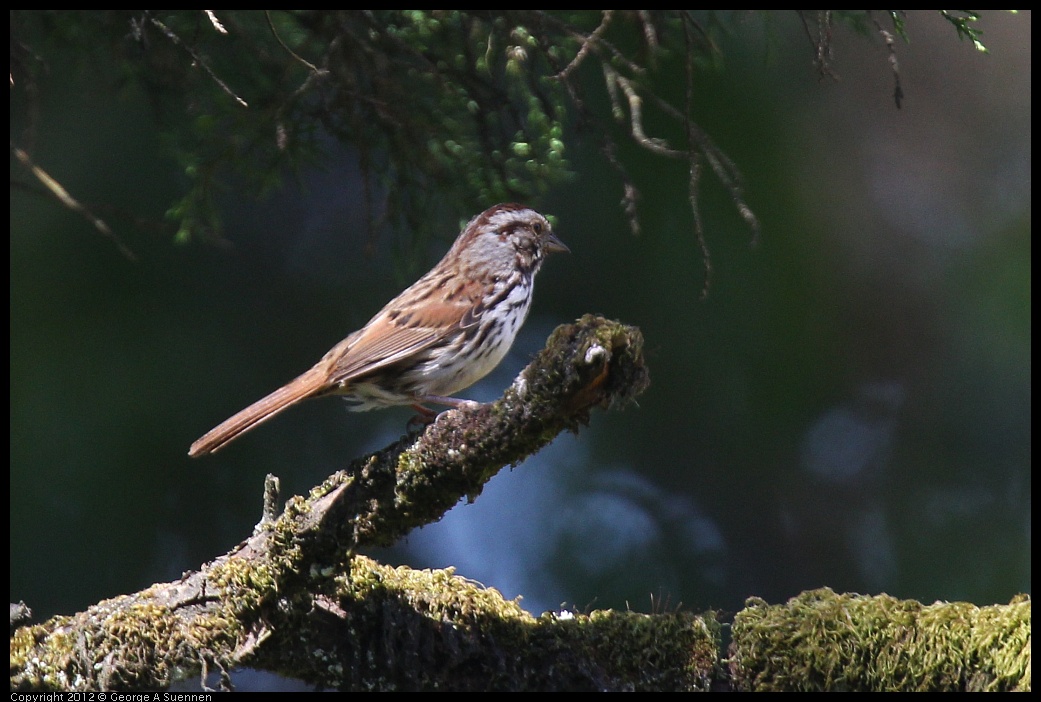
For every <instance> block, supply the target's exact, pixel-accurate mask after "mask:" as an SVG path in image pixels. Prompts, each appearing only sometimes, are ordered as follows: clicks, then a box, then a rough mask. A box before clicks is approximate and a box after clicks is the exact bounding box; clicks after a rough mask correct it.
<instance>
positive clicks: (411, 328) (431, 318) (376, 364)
mask: <svg viewBox="0 0 1041 702" xmlns="http://www.w3.org/2000/svg"><path fill="white" fill-rule="evenodd" d="M473 313H474V306H473V304H472V303H471V302H470V300H469V299H468V298H467V297H466V296H462V295H460V296H455V297H452V298H449V299H447V300H444V301H438V302H437V303H433V304H432V303H429V302H428V303H426V304H424V305H422V306H420V307H411V308H408V307H406V306H403V305H402V306H399V305H394V304H393V303H392V304H391V305H388V306H387V307H385V308H384V309H383V310H382V311H380V313H379V314H377V315H376V316H375V317H373V318H372V320H371V321H369V323H368V324H366V325H365V326H364V327H363V328H361V329H359V330H358V331H357V332H355V333H354V334H352V335H351V336H349V337H347V338H346V339H344V340H343V341H342V342H340V344H339V345H337V347H336V348H334V349H333V350H332V351H330V352H329V353H328V354H326V359H328V360H329V362H330V363H332V368H331V369H330V370H331V372H330V379H333V378H335V382H340V383H342V382H344V381H348V380H351V379H353V378H357V377H360V376H362V375H366V374H368V373H371V372H373V371H376V370H379V369H380V368H384V367H386V366H389V365H393V364H394V363H398V362H399V361H403V360H405V359H407V358H408V357H410V356H413V355H414V354H417V353H420V352H421V351H424V350H426V349H428V348H430V347H431V346H434V345H436V344H438V343H439V342H441V341H442V340H444V339H445V338H446V337H448V336H450V335H452V334H454V333H456V332H458V331H459V330H460V329H462V328H464V327H466V326H469V325H471V324H475V323H476V319H475V318H474V314H473Z"/></svg>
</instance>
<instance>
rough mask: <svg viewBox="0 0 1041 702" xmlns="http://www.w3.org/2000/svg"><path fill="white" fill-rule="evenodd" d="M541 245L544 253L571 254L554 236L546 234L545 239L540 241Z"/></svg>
mask: <svg viewBox="0 0 1041 702" xmlns="http://www.w3.org/2000/svg"><path fill="white" fill-rule="evenodd" d="M542 245H543V247H544V248H545V249H546V253H571V249H569V248H568V247H567V245H566V244H565V243H564V242H563V241H561V240H560V239H558V238H557V235H556V234H552V233H550V234H547V235H546V238H545V239H543V240H542Z"/></svg>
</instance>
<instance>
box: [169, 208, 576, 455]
mask: <svg viewBox="0 0 1041 702" xmlns="http://www.w3.org/2000/svg"><path fill="white" fill-rule="evenodd" d="M567 250H568V248H567V247H566V246H565V245H564V244H563V243H562V242H561V241H560V240H559V239H558V238H557V237H556V236H555V235H554V234H553V231H552V229H551V228H550V225H549V222H547V221H546V218H545V217H543V216H542V215H540V214H539V213H538V212H536V211H535V210H532V209H529V208H527V207H524V206H523V205H517V204H502V205H496V206H495V207H492V208H490V209H488V210H485V211H484V212H482V213H481V214H479V215H477V216H476V217H474V218H473V219H472V220H470V223H469V224H467V225H466V228H465V229H464V230H463V232H462V233H461V234H460V235H459V237H458V238H457V239H456V240H455V243H454V244H453V245H452V248H451V249H449V251H448V253H447V254H445V257H444V258H443V259H441V261H440V263H438V264H437V265H436V266H434V268H433V269H431V270H430V272H429V273H427V274H426V275H424V276H423V277H422V278H420V279H419V280H417V281H416V282H415V283H414V284H412V285H411V286H410V287H409V288H407V289H406V290H404V291H403V292H402V293H401V294H400V295H398V296H397V297H396V298H394V299H393V300H391V301H390V302H389V303H387V305H386V307H384V308H383V309H382V310H380V311H379V312H378V313H377V314H376V316H375V317H373V318H372V319H370V320H369V322H368V323H367V324H366V325H365V326H364V327H362V328H361V329H359V330H358V331H356V332H354V333H353V334H351V335H350V336H348V337H347V338H346V339H344V340H343V341H341V342H340V343H338V344H337V345H336V346H334V347H333V348H332V349H331V350H330V351H329V352H328V353H327V354H325V356H324V357H322V360H320V361H318V363H316V364H315V365H314V366H313V367H312V368H311V369H310V370H308V371H306V372H305V373H304V374H303V375H300V376H299V377H297V378H296V379H295V380H291V381H290V382H289V383H287V384H286V385H283V386H282V387H280V388H279V389H278V390H275V391H274V392H273V393H271V394H270V395H268V396H267V397H264V398H263V399H261V400H258V401H257V402H255V403H253V404H252V405H250V406H249V407H247V408H246V409H244V410H242V411H241V412H238V413H237V414H235V415H233V416H232V417H231V418H229V419H227V420H225V421H224V422H222V423H221V424H219V425H218V426H216V427H215V428H213V429H211V430H210V431H209V432H207V433H206V434H205V435H203V436H202V437H201V438H200V439H198V440H197V441H196V442H195V443H194V444H192V446H191V449H190V450H189V451H188V455H189V456H193V457H194V456H202V455H205V454H208V453H213V452H214V451H217V450H219V449H220V448H222V447H223V446H224V445H225V444H227V443H228V442H230V441H232V440H234V439H235V438H236V437H238V436H240V435H241V434H243V433H244V432H247V431H249V430H250V429H252V428H253V427H255V426H257V425H258V424H260V423H261V422H265V421H267V420H268V419H270V418H272V417H274V416H275V415H276V414H278V413H279V412H281V411H283V410H285V409H287V408H288V407H291V406H293V405H295V404H296V403H298V402H300V401H301V400H305V399H307V398H310V397H321V396H323V395H340V396H343V397H345V398H346V399H347V400H348V401H349V402H351V404H352V409H354V410H359V411H360V410H369V409H375V408H378V407H390V406H393V405H420V404H421V403H423V402H433V403H437V404H443V405H448V406H457V405H459V404H462V403H464V402H465V401H464V400H457V399H455V398H453V397H451V396H452V395H453V394H455V393H457V392H459V391H460V390H463V389H465V388H467V387H469V386H470V385H473V384H474V383H475V382H477V381H478V380H480V379H481V378H483V377H484V376H485V375H487V374H488V373H489V372H491V370H492V369H493V368H495V366H497V365H498V364H499V361H501V360H502V358H503V356H505V355H506V352H507V351H509V349H510V346H512V345H513V340H514V339H515V338H516V336H517V332H518V331H519V330H520V327H521V325H522V324H523V323H524V320H525V318H526V317H527V315H528V308H529V307H530V305H531V294H532V287H533V283H534V278H535V274H536V273H537V272H538V270H539V268H540V267H541V265H542V261H543V258H544V256H545V254H547V253H551V252H556V251H567Z"/></svg>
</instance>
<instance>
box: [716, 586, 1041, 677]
mask: <svg viewBox="0 0 1041 702" xmlns="http://www.w3.org/2000/svg"><path fill="white" fill-rule="evenodd" d="M745 604H746V607H745V609H743V610H742V611H740V612H738V614H737V616H736V617H735V618H734V624H733V644H732V645H731V647H730V659H729V668H730V672H731V675H732V682H733V686H734V688H735V689H738V690H744V691H752V690H754V691H759V692H766V691H795V690H799V691H811V690H828V691H836V690H850V691H857V690H862V691H868V690H870V691H885V692H926V691H929V692H983V691H988V692H998V691H1004V692H1008V691H1029V690H1030V685H1031V682H1030V597H1029V596H1028V595H1019V596H1017V597H1015V598H1014V599H1013V600H1012V601H1011V602H1010V603H1009V604H1007V605H992V606H989V607H977V606H976V605H974V604H971V603H968V602H936V603H934V604H931V605H923V604H921V603H920V602H916V601H914V600H898V599H897V598H895V597H891V596H889V595H877V596H873V597H869V596H864V595H853V594H836V593H835V592H832V591H831V590H829V589H827V588H823V589H820V590H813V591H809V592H804V593H802V594H800V595H799V596H798V597H793V598H792V599H791V600H789V601H788V602H787V603H785V604H783V605H770V604H767V603H766V602H764V601H763V600H761V599H759V598H757V597H753V598H750V599H749V600H748V601H747V602H746V603H745Z"/></svg>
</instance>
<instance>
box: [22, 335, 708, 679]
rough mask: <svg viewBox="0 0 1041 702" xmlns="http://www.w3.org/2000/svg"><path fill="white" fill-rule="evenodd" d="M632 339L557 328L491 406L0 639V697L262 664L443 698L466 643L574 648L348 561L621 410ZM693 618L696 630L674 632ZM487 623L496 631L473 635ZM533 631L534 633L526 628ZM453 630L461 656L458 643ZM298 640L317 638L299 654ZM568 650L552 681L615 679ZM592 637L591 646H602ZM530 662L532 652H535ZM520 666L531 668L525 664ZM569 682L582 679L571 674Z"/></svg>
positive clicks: (451, 586) (635, 342) (636, 344)
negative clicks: (238, 536) (147, 573)
mask: <svg viewBox="0 0 1041 702" xmlns="http://www.w3.org/2000/svg"><path fill="white" fill-rule="evenodd" d="M642 345H643V339H642V336H641V335H640V332H639V330H637V329H635V328H633V327H628V326H625V325H622V324H619V323H617V322H611V321H608V320H605V319H603V318H601V317H594V316H592V315H587V316H585V317H583V318H582V319H580V320H578V322H576V323H575V324H569V325H563V326H561V327H559V328H558V329H557V330H556V331H554V333H553V334H552V335H551V336H550V338H549V340H548V341H547V344H546V347H545V348H544V349H543V350H542V351H541V352H539V354H538V355H537V356H536V357H535V359H534V360H533V361H532V362H531V363H530V364H529V365H528V367H527V368H525V370H524V371H523V372H522V373H521V374H520V375H519V376H518V377H517V379H516V380H515V381H514V383H513V385H511V386H510V387H509V388H507V390H506V392H505V393H504V394H503V396H502V397H501V398H500V399H499V400H497V401H495V402H493V403H489V404H486V405H482V406H479V407H477V408H475V409H465V410H450V411H447V412H445V413H443V414H441V415H440V416H439V417H438V419H437V420H436V421H435V422H434V423H433V424H431V425H430V426H429V427H427V428H426V430H425V431H423V433H422V434H420V435H419V436H416V437H405V438H403V439H402V440H400V441H398V442H397V443H395V444H394V445H392V446H389V447H387V448H386V449H383V450H382V451H379V452H377V453H375V454H372V455H371V456H368V457H365V458H361V459H359V460H356V461H355V462H354V463H353V464H352V465H351V466H350V467H348V468H347V469H346V470H343V471H340V472H337V473H336V474H334V475H332V476H330V477H329V478H328V479H327V480H326V481H325V482H324V483H323V484H322V485H320V486H318V487H316V488H315V489H314V490H312V491H311V494H310V495H309V496H308V497H306V498H305V497H294V498H292V499H290V500H289V501H288V502H287V504H286V506H285V509H284V510H283V512H282V514H281V516H280V517H278V518H277V519H276V520H274V521H270V520H264V521H262V522H261V523H260V524H259V525H258V526H257V528H256V530H255V532H254V534H253V535H252V536H250V537H249V538H248V539H246V540H245V541H243V542H242V543H241V544H239V545H238V546H236V547H235V548H234V549H232V550H231V551H230V552H229V553H227V554H225V555H224V556H221V557H219V558H217V559H216V560H214V561H212V562H210V563H208V564H206V565H205V566H203V567H202V568H201V569H200V570H199V571H197V572H189V573H185V575H184V576H182V578H181V579H180V580H178V581H176V582H172V583H165V584H158V585H154V586H152V587H150V588H148V589H146V590H143V591H141V592H138V593H135V594H132V595H126V596H121V597H117V598H114V599H111V600H106V601H104V602H101V603H99V604H97V605H95V606H94V607H91V608H90V609H88V610H87V611H85V612H82V613H80V614H77V615H74V616H58V617H54V618H52V619H51V620H49V621H47V622H45V623H43V624H40V625H36V626H31V627H22V628H20V629H18V630H16V631H15V632H14V633H13V634H12V637H11V686H12V689H20V690H30V689H32V690H40V689H53V690H99V689H136V690H148V689H159V688H164V687H167V686H168V685H169V684H170V683H171V682H173V681H175V680H177V679H183V678H186V677H190V676H193V675H198V674H200V673H203V672H204V671H207V670H221V671H227V670H229V669H231V668H233V667H236V666H240V665H254V666H256V665H265V666H267V667H269V668H271V669H276V668H277V669H278V670H279V671H280V672H283V673H285V674H287V675H294V676H296V677H303V678H305V679H308V680H310V681H312V682H315V683H317V684H320V685H323V686H332V687H341V686H342V687H349V688H353V689H357V688H370V689H371V688H372V687H382V686H387V685H390V686H394V685H398V684H400V685H404V686H406V687H425V686H427V685H433V684H434V682H435V681H440V684H442V685H448V684H449V683H451V686H452V687H453V688H454V689H458V688H459V686H460V685H462V686H463V687H465V686H466V683H462V682H460V681H459V680H456V679H452V680H448V679H445V676H446V675H448V674H449V671H448V669H447V668H446V666H445V661H446V660H447V658H451V657H452V656H453V655H456V654H459V653H460V650H465V651H468V652H470V653H468V654H467V656H472V655H473V651H472V649H473V646H478V645H481V646H484V645H485V644H487V643H488V642H489V641H496V642H498V643H497V644H496V646H492V647H489V648H487V649H486V650H485V653H486V654H487V655H490V656H493V657H495V656H499V657H500V662H501V660H506V659H509V660H510V661H511V662H512V663H514V664H516V662H517V661H518V660H519V659H518V658H517V656H519V655H520V651H518V650H517V649H515V648H513V645H512V643H508V642H513V643H517V642H521V641H528V642H529V643H530V640H531V638H532V637H536V638H537V637H538V636H565V637H570V638H574V637H575V636H576V634H575V632H574V631H573V629H574V628H575V627H578V626H579V625H578V624H577V623H575V622H577V621H579V620H577V619H575V618H574V617H571V616H570V615H569V617H568V619H567V621H566V622H565V621H563V620H558V619H555V618H552V617H550V618H548V619H547V618H546V617H543V618H542V619H540V620H537V621H536V620H534V619H533V618H532V617H531V616H530V615H528V614H526V613H524V612H523V611H522V610H521V609H520V608H519V606H517V604H516V603H515V602H506V601H504V600H502V597H501V595H499V594H498V593H497V592H495V591H494V590H486V589H484V588H479V587H477V586H475V585H474V584H473V583H470V582H468V581H465V580H463V579H461V578H456V577H451V573H449V572H446V571H440V572H435V573H418V574H417V573H412V571H409V570H407V569H390V568H387V567H385V566H381V565H379V564H376V563H374V562H372V561H370V560H369V559H366V558H363V557H359V556H356V555H355V552H356V550H357V549H358V548H359V547H361V546H376V545H387V544H391V543H393V542H394V541H396V540H397V539H398V538H400V537H401V536H403V535H404V534H407V533H408V532H409V531H410V530H411V529H412V528H414V527H416V526H419V525H422V524H427V523H430V522H433V521H436V520H437V519H439V518H440V517H441V516H442V515H443V514H444V513H445V512H446V511H448V510H449V509H450V508H451V507H452V506H453V505H455V503H456V502H458V500H459V497H460V496H462V495H466V496H467V497H468V498H469V499H471V500H472V499H474V498H475V497H476V496H477V495H478V494H480V492H481V490H482V489H483V486H484V484H485V482H487V480H488V479H489V478H491V477H492V476H493V475H494V474H495V473H496V472H498V470H500V469H501V468H502V467H504V466H507V465H511V464H515V463H518V462H520V461H521V460H523V459H524V458H525V457H527V456H528V455H530V454H532V453H534V452H536V451H538V450H539V449H540V448H542V447H543V446H545V445H546V444H548V443H549V442H550V441H552V440H553V438H554V437H555V436H556V435H557V434H559V433H560V432H561V431H563V430H565V429H568V430H572V431H576V430H577V429H578V427H579V425H580V424H583V423H585V422H586V421H587V420H588V417H589V412H590V410H591V409H592V408H593V407H597V406H599V407H605V408H606V407H611V406H615V405H619V404H624V403H626V402H628V401H629V400H631V399H632V398H633V397H634V396H635V395H637V394H638V393H640V392H641V391H642V390H643V389H644V388H646V386H647V384H648V375H647V369H646V367H645V366H644V364H643V356H642ZM431 610H435V611H436V615H434V614H432V612H431ZM640 616H641V615H634V614H623V615H610V616H608V615H604V616H602V617H600V618H599V619H597V620H596V622H599V623H596V622H594V620H593V618H591V617H583V618H582V621H583V622H584V624H585V625H588V626H594V625H595V626H599V627H600V628H601V629H602V628H603V627H604V626H610V627H616V628H617V627H621V628H622V629H626V628H632V627H634V626H635V627H643V626H645V625H644V624H641V623H640V621H641V620H640V619H639V618H640ZM431 617H432V618H431ZM656 622H657V623H656V624H655V626H662V625H663V622H662V621H660V620H656ZM695 622H696V623H698V626H696V627H691V624H692V623H695ZM332 624H336V626H334V627H333V629H332V631H333V632H335V631H338V629H337V627H340V628H341V629H342V628H346V629H349V630H350V632H351V634H352V635H351V636H349V637H347V636H344V637H341V636H340V635H339V634H336V635H333V641H338V642H339V644H340V649H339V651H340V655H341V658H340V660H339V661H333V662H332V663H329V661H325V662H324V663H322V665H321V666H319V661H318V660H316V659H315V657H316V655H317V651H319V650H322V651H326V652H328V651H329V650H331V649H330V648H329V647H328V646H329V640H328V639H329V632H330V626H331V625H332ZM667 626H670V627H677V626H679V627H681V628H690V629H691V635H692V636H695V635H696V636H700V637H709V636H715V633H714V629H712V628H711V627H708V625H707V624H705V623H704V620H703V619H702V618H701V617H695V616H694V615H689V614H688V615H676V616H675V617H671V618H669V623H668V624H667ZM502 627H506V628H505V629H503V628H502ZM511 627H512V628H511ZM420 629H422V630H423V631H424V632H425V633H424V634H422V636H420V639H418V640H426V638H429V637H431V636H435V635H436V636H438V637H440V639H439V643H441V644H444V645H446V646H448V648H444V649H442V648H440V647H437V646H435V647H434V649H431V650H429V651H427V650H426V649H424V650H425V652H426V653H427V654H429V658H430V661H429V662H430V663H431V667H429V668H427V667H425V666H422V665H421V664H422V663H425V662H427V661H422V660H417V659H416V658H415V656H409V655H406V654H407V653H408V652H407V651H405V650H402V649H398V648H395V650H397V651H398V652H399V653H400V654H401V655H403V656H404V657H403V658H396V659H386V658H383V657H381V658H379V659H372V658H371V647H372V646H376V647H377V648H380V647H387V646H390V645H391V643H392V642H393V641H397V640H399V639H402V637H404V638H406V639H408V640H410V641H413V642H415V641H416V640H417V639H409V638H408V637H409V636H412V635H417V636H418V635H419V634H418V633H417V632H418V631H419V630H420ZM493 630H494V631H496V632H498V633H497V634H496V635H494V636H492V638H491V639H487V638H486V637H488V636H491V633H490V632H492V631H493ZM539 631H545V632H547V633H544V634H536V633H534V632H539ZM583 631H585V629H584V628H583ZM461 632H466V633H465V634H464V633H461ZM553 632H556V633H555V634H554V633H553ZM569 632H570V633H569ZM341 633H342V632H341ZM584 635H585V634H583V636H584ZM424 637H425V638H424ZM460 637H462V638H464V639H466V640H467V641H470V642H471V643H472V646H471V645H470V644H468V645H467V646H463V647H462V648H460V647H461V643H460V640H461V639H460ZM672 639H673V640H675V637H672ZM301 640H305V641H308V640H314V641H322V642H323V643H322V647H321V648H313V647H312V648H309V649H308V650H307V651H306V652H305V651H303V650H301V649H300V645H299V642H300V641H301ZM651 640H652V641H653V640H656V637H652V639H651ZM573 643H574V642H572V644H569V646H571V647H572V648H573V649H574V650H573V651H572V654H571V655H575V656H579V655H581V656H587V657H588V656H592V658H587V659H586V660H584V661H583V662H579V661H577V660H576V661H575V662H574V669H568V671H567V673H568V675H571V676H572V678H571V679H570V681H569V683H568V684H569V685H579V686H582V687H588V688H589V689H594V688H596V687H599V686H601V685H603V684H606V683H607V681H609V680H616V677H615V676H616V675H617V673H616V672H612V671H611V670H610V669H608V668H605V667H604V665H603V664H602V662H597V660H598V658H597V657H598V656H602V652H600V653H598V651H599V649H598V648H597V647H595V646H592V645H591V648H590V649H589V650H588V651H586V652H579V651H578V649H577V648H574V646H573ZM431 645H432V644H431ZM597 645H598V646H603V645H604V644H603V640H602V639H601V640H600V643H599V644H597ZM557 646H563V644H560V643H558V644H557ZM555 650H558V651H560V650H563V649H561V648H558V649H555ZM569 650H570V649H569ZM684 650H687V651H688V653H687V654H685V655H689V649H684ZM532 655H535V656H537V657H538V656H540V657H543V658H545V657H546V655H547V653H546V649H544V648H538V649H537V653H535V654H532ZM656 655H660V654H656ZM446 657H447V658H446ZM464 658H466V657H465V656H464ZM304 659H307V660H309V661H310V663H309V664H308V665H307V666H305V667H304V668H302V669H295V668H293V669H288V668H287V667H286V664H285V661H296V662H297V663H301V664H302V661H303V660H304ZM373 660H376V663H375V664H374V663H373ZM526 660H527V661H528V665H532V666H534V662H533V661H534V659H530V658H529V659H526ZM685 660H686V659H685ZM366 662H367V663H366ZM325 663H328V665H326V664H325ZM333 663H338V666H337V665H333ZM630 663H631V662H630ZM687 663H689V661H687ZM536 667H537V666H536ZM689 667H690V666H689V665H686V664H685V665H682V666H680V667H679V668H677V670H687V669H689ZM501 668H502V665H500V664H497V665H496V666H492V668H489V669H487V670H491V671H495V670H499V671H500V672H499V673H496V674H495V675H494V676H493V677H492V678H487V677H482V678H481V680H480V681H478V680H477V679H476V678H474V679H472V680H471V682H472V684H473V685H474V686H475V687H481V686H495V685H496V683H495V682H494V681H495V680H497V679H498V676H499V675H501V674H502V671H501ZM388 669H389V670H392V671H396V672H395V673H394V675H406V674H407V675H409V676H411V677H409V678H408V679H407V681H406V680H404V679H401V680H400V682H398V683H393V682H388V680H393V679H397V678H394V675H392V676H391V677H390V678H387V677H385V676H386V675H387V674H388V673H387V670H388ZM482 670H484V669H482ZM553 670H554V666H553V665H547V667H546V669H542V670H535V669H529V668H523V669H516V670H514V671H513V673H514V674H516V675H518V676H520V677H519V678H517V677H511V678H510V682H509V683H508V684H507V683H505V682H501V681H500V683H499V684H502V685H505V686H507V687H514V686H516V687H526V686H538V687H541V686H546V687H549V686H551V685H555V684H560V681H559V680H556V681H554V682H552V683H551V682H550V679H549V678H548V677H546V676H548V675H550V673H552V672H553ZM556 672H557V674H560V673H561V672H562V670H560V669H558V670H557V671H556ZM580 672H581V673H582V675H584V676H586V677H584V678H583V680H584V682H579V681H578V679H577V678H576V677H574V676H578V675H579V673H580ZM473 674H476V673H473ZM536 680H540V681H541V682H534V681H536ZM381 681H382V682H381Z"/></svg>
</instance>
